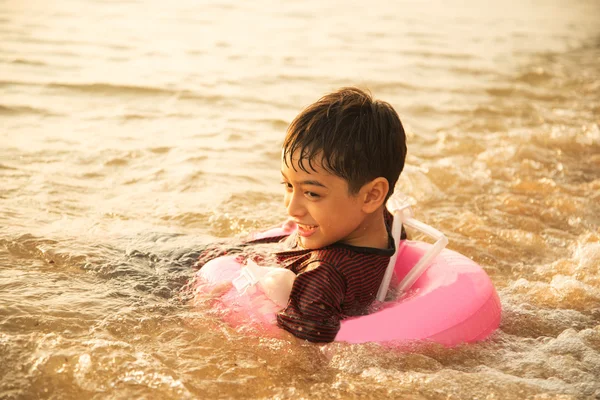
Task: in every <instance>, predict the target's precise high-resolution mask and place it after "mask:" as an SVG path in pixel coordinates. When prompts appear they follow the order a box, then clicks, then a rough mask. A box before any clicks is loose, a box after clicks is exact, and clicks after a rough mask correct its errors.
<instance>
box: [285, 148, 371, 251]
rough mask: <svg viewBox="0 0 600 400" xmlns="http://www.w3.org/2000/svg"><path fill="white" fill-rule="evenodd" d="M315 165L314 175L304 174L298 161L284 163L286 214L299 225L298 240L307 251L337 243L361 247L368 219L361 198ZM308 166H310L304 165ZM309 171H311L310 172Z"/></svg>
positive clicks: (339, 179)
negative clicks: (362, 225) (362, 232)
mask: <svg viewBox="0 0 600 400" xmlns="http://www.w3.org/2000/svg"><path fill="white" fill-rule="evenodd" d="M315 161H317V162H313V167H315V170H314V171H311V172H310V173H308V172H305V171H303V170H302V169H300V167H299V166H298V159H297V158H295V157H292V160H291V163H290V160H288V164H290V165H289V166H288V165H286V163H285V162H283V160H282V163H281V174H282V176H283V182H282V183H283V185H284V187H285V197H284V203H285V206H286V208H287V212H288V214H289V215H290V217H292V219H293V220H294V221H295V222H296V223H297V224H298V238H299V242H300V245H301V246H302V247H304V248H305V249H318V248H322V247H325V246H327V245H330V244H332V243H335V242H342V243H346V244H350V245H355V246H360V245H361V242H362V241H363V239H364V238H363V236H364V234H362V235H361V231H362V229H360V225H361V223H362V222H363V220H364V219H365V214H364V213H363V211H362V204H361V201H360V196H353V195H351V194H350V193H349V191H348V182H347V181H346V180H345V179H343V178H340V177H339V176H336V175H332V174H330V173H329V172H327V171H325V170H324V169H323V168H322V167H321V162H320V160H315ZM304 165H305V166H307V162H306V161H305V163H304ZM307 169H309V168H307ZM309 170H310V169H309Z"/></svg>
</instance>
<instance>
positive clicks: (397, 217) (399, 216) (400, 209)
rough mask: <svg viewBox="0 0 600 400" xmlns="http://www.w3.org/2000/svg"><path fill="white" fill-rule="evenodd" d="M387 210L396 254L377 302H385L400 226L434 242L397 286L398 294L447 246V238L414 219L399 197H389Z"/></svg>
mask: <svg viewBox="0 0 600 400" xmlns="http://www.w3.org/2000/svg"><path fill="white" fill-rule="evenodd" d="M387 208H388V210H389V211H390V213H391V214H392V215H393V216H394V222H393V223H392V236H393V237H394V243H395V244H396V252H395V253H394V255H393V256H392V257H390V263H389V264H388V267H387V269H386V271H385V274H384V275H383V280H382V281H381V286H379V291H378V292H377V300H379V301H385V296H386V294H387V291H388V289H389V287H390V281H391V280H392V275H393V273H394V267H395V266H396V259H397V258H398V253H399V251H400V247H399V246H400V237H401V234H402V225H406V226H408V227H410V228H413V229H416V230H418V231H420V232H422V233H424V234H426V235H427V236H429V237H431V238H433V239H435V240H436V242H435V243H434V245H433V246H432V247H431V248H430V249H429V251H427V252H426V253H425V254H424V255H423V257H421V259H420V260H419V261H418V262H417V263H416V264H415V266H414V267H412V268H411V270H410V271H409V273H408V274H406V276H405V277H404V279H402V281H401V282H400V283H399V284H398V288H397V290H398V293H399V294H402V293H404V292H406V291H407V290H408V289H410V288H411V286H412V285H413V284H414V283H415V282H416V281H417V279H419V277H420V276H421V275H422V274H423V272H425V270H426V269H427V268H428V267H429V265H431V262H432V261H433V259H434V258H435V257H437V256H438V255H439V254H440V253H441V251H442V250H443V249H444V248H445V247H446V245H447V244H448V238H446V236H445V235H444V234H443V233H442V232H440V231H438V230H437V229H435V228H433V227H431V226H429V225H427V224H424V223H423V222H421V221H417V220H416V219H414V218H413V212H412V209H411V208H410V204H408V203H407V202H405V203H404V204H403V203H402V202H401V200H400V198H399V197H396V196H392V197H390V199H389V200H388V203H387Z"/></svg>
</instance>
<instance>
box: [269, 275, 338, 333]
mask: <svg viewBox="0 0 600 400" xmlns="http://www.w3.org/2000/svg"><path fill="white" fill-rule="evenodd" d="M345 292H346V283H345V280H344V278H343V277H342V276H341V275H340V273H339V272H338V270H337V269H336V268H334V267H333V266H331V265H329V264H326V263H320V265H319V266H318V267H317V268H314V269H311V270H310V271H306V272H303V273H301V274H299V275H298V276H297V277H296V280H295V281H294V287H293V288H292V293H291V295H290V301H289V303H288V306H287V308H286V309H285V310H283V311H282V312H280V313H279V314H278V315H277V324H278V325H279V326H280V327H281V328H283V329H285V330H286V331H288V332H290V333H292V334H293V335H294V336H296V337H298V338H300V339H306V340H308V341H311V342H332V341H333V340H334V339H335V336H336V335H337V333H338V331H339V330H340V318H341V314H342V308H341V304H342V301H343V300H344V293H345Z"/></svg>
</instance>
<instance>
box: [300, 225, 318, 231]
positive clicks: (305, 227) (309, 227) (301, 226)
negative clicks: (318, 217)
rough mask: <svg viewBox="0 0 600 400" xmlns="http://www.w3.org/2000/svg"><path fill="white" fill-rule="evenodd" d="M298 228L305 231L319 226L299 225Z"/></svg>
mask: <svg viewBox="0 0 600 400" xmlns="http://www.w3.org/2000/svg"><path fill="white" fill-rule="evenodd" d="M298 226H299V227H300V228H302V229H305V230H309V229H314V228H316V227H317V225H302V224H298Z"/></svg>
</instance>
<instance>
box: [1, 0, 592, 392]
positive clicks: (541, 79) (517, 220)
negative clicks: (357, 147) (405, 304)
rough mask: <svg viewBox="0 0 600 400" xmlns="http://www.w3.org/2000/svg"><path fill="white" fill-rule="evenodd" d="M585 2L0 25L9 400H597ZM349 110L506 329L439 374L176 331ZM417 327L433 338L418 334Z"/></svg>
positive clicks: (361, 351)
mask: <svg viewBox="0 0 600 400" xmlns="http://www.w3.org/2000/svg"><path fill="white" fill-rule="evenodd" d="M599 20H600V3H599V2H598V1H597V0H572V1H569V2H567V1H559V0H528V1H506V2H486V1H475V0H449V1H442V0H433V1H428V2H425V1H417V0H401V1H395V2H392V1H380V0H372V1H369V2H358V1H341V0H332V1H324V0H321V1H317V0H310V1H296V2H286V3H285V4H282V3H280V2H275V1H267V0H257V1H232V0H231V1H227V0H218V1H196V0H177V1H167V2H165V1H159V0H145V1H142V0H125V1H110V0H52V1H34V0H0V123H1V124H0V399H30V398H52V399H82V398H89V399H92V398H93V399H96V398H98V399H101V398H102V399H104V398H114V399H120V398H123V399H131V398H157V399H158V398H160V399H188V398H207V399H213V398H264V399H267V398H268V399H271V398H280V399H284V398H290V399H300V398H318V399H330V398H332V399H336V398H340V399H352V398H373V399H380V398H405V399H475V398H476V399H593V398H597V397H600V228H599V225H600V128H599V124H600V67H599V65H600V63H599V61H600V25H599V24H598V21H599ZM347 85H359V86H361V87H363V88H368V89H370V90H371V91H372V92H373V94H374V95H375V97H377V98H381V99H383V100H386V101H388V102H390V103H391V104H392V105H393V106H394V107H395V108H396V109H397V111H398V113H399V114H400V116H401V118H402V120H403V122H404V124H405V127H406V129H407V132H408V139H409V143H408V148H409V155H408V159H407V167H406V169H405V172H404V173H403V175H402V177H401V179H400V181H399V184H398V189H399V190H402V191H403V192H405V193H406V194H407V195H408V196H410V198H411V200H412V201H413V203H414V204H415V206H414V209H415V212H416V217H417V218H418V219H420V220H422V221H425V222H426V223H428V224H430V225H433V226H435V227H437V228H438V229H440V230H442V231H443V232H444V233H446V235H447V236H448V238H449V239H450V244H449V247H450V248H451V249H454V250H457V251H460V252H462V253H463V254H465V255H467V256H468V257H471V258H473V259H474V260H476V261H477V262H478V263H480V264H481V265H482V266H483V268H484V269H485V270H486V271H487V272H488V274H489V275H490V276H491V278H492V280H493V282H494V284H495V285H496V287H497V289H498V291H499V294H500V298H501V300H502V305H503V309H504V313H503V318H502V323H501V325H500V329H499V330H498V331H497V332H496V333H495V334H494V335H493V336H492V337H491V338H490V339H489V340H487V341H485V342H482V343H478V344H473V345H464V346H460V347H458V348H454V349H445V348H442V347H438V346H435V345H424V346H415V347H414V348H408V349H407V348H404V349H396V348H392V349H390V348H387V347H382V346H380V345H377V344H366V345H349V344H345V343H333V344H329V345H326V346H316V345H313V344H308V343H301V342H296V341H292V340H288V339H272V338H264V337H263V338H261V337H257V336H256V335H252V334H250V333H251V332H250V333H249V332H244V331H236V330H234V329H232V328H230V327H228V326H226V325H223V324H221V323H220V319H219V315H218V314H217V313H215V312H214V311H213V310H211V308H210V307H208V306H204V307H196V308H194V307H191V306H190V303H189V301H188V300H189V296H188V295H186V293H187V292H186V290H185V285H186V283H187V282H188V281H189V280H190V278H191V277H192V276H193V274H194V269H193V268H192V264H193V263H194V260H195V258H196V257H197V255H198V251H199V250H200V249H201V248H203V246H205V245H207V244H209V243H211V242H214V241H217V240H220V241H222V240H230V239H231V240H233V239H235V238H239V237H241V236H243V235H244V234H245V233H247V232H249V231H251V230H253V229H258V228H261V227H266V226H270V225H272V224H274V223H276V222H278V221H281V220H282V219H283V218H284V216H285V210H284V209H283V206H282V188H281V187H280V184H279V155H280V146H281V142H282V138H283V135H284V132H285V129H286V126H287V124H289V122H290V121H291V120H292V118H293V117H294V116H295V115H296V114H297V113H298V112H299V111H300V110H301V109H302V108H303V107H304V106H306V105H307V104H309V103H310V102H312V101H314V100H316V99H317V98H318V97H320V96H321V95H323V94H325V93H326V92H328V91H331V90H334V89H336V88H338V87H341V86H347ZM424 318H426V315H424Z"/></svg>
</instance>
